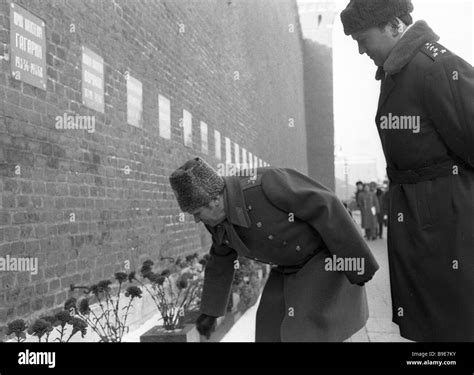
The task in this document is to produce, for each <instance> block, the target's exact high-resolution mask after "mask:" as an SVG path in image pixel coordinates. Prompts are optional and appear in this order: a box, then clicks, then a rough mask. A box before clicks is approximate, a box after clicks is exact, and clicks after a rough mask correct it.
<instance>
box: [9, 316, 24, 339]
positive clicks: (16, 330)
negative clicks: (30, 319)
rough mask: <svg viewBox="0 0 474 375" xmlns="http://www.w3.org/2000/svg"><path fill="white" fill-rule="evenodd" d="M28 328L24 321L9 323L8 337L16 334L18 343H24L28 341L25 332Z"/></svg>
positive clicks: (18, 320)
mask: <svg viewBox="0 0 474 375" xmlns="http://www.w3.org/2000/svg"><path fill="white" fill-rule="evenodd" d="M27 328H28V327H27V325H26V323H25V321H24V320H23V319H17V320H14V321H13V322H10V323H8V325H7V331H6V334H7V336H10V335H12V334H14V335H15V338H16V340H17V342H23V341H25V339H26V333H25V331H26V329H27Z"/></svg>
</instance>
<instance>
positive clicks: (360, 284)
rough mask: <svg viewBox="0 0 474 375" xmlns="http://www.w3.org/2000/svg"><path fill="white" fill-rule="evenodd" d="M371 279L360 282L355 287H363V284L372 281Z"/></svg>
mask: <svg viewBox="0 0 474 375" xmlns="http://www.w3.org/2000/svg"><path fill="white" fill-rule="evenodd" d="M372 277H373V276H372ZM372 277H371V278H370V279H367V280H365V281H363V282H361V283H357V285H359V286H364V284H365V283H366V282H367V281H370V280H372Z"/></svg>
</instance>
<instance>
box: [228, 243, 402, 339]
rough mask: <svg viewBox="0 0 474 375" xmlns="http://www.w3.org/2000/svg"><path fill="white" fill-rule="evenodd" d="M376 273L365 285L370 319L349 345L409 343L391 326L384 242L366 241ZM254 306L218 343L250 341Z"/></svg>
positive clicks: (252, 331)
mask: <svg viewBox="0 0 474 375" xmlns="http://www.w3.org/2000/svg"><path fill="white" fill-rule="evenodd" d="M368 244H369V246H370V248H371V250H372V252H373V253H374V255H375V257H376V259H377V262H378V263H379V265H380V269H379V271H378V272H377V273H376V274H375V276H374V278H373V279H372V280H371V281H370V282H369V283H368V284H367V285H366V288H367V296H368V301H369V309H370V318H369V321H368V322H367V325H366V326H365V327H364V328H363V329H362V330H361V331H359V332H358V333H356V334H355V335H354V336H353V337H352V342H402V341H408V340H405V339H404V338H402V337H401V336H400V334H399V330H398V326H397V325H395V324H393V323H392V310H391V303H392V301H391V298H390V281H389V274H388V258H387V245H386V240H385V239H382V240H377V241H370V242H368ZM257 306H258V302H257V304H255V305H254V306H253V307H252V308H250V309H249V310H247V312H246V313H245V314H244V315H243V316H242V317H241V318H240V320H239V321H238V322H237V323H236V324H235V325H234V326H233V327H232V329H231V330H230V331H229V332H228V333H227V335H226V336H225V337H224V338H223V339H222V340H221V342H253V341H254V335H255V314H256V311H257Z"/></svg>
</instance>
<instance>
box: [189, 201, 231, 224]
mask: <svg viewBox="0 0 474 375" xmlns="http://www.w3.org/2000/svg"><path fill="white" fill-rule="evenodd" d="M218 202H219V201H218V200H214V201H211V202H210V203H209V205H207V206H203V207H199V208H197V209H195V210H194V211H191V212H190V214H191V215H193V216H194V221H195V222H196V223H199V222H201V221H202V222H203V223H204V224H206V225H209V226H211V227H215V226H216V225H218V224H220V223H222V222H223V221H224V219H225V211H224V208H223V207H222V205H221V204H219V203H218Z"/></svg>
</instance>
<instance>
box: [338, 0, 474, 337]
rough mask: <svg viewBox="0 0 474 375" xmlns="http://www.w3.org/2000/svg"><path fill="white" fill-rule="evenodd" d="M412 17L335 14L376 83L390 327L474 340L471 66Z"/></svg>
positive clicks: (396, 10) (390, 2)
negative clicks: (372, 68) (385, 189)
mask: <svg viewBox="0 0 474 375" xmlns="http://www.w3.org/2000/svg"><path fill="white" fill-rule="evenodd" d="M412 11H413V5H412V3H411V1H410V0H352V1H351V2H350V3H349V5H348V6H347V8H346V9H345V10H344V11H343V12H342V13H341V20H342V23H343V25H344V32H345V34H346V35H351V36H352V38H353V39H354V40H355V41H356V42H357V43H358V47H359V53H360V54H367V56H369V57H370V58H371V59H372V60H373V62H374V63H375V65H376V66H377V67H378V70H377V74H376V79H377V80H380V81H381V93H380V98H379V103H378V110H377V115H376V124H377V130H378V132H379V135H380V139H381V141H382V147H383V150H384V153H385V158H386V161H387V174H388V176H389V179H390V192H389V200H390V201H389V206H390V212H389V226H388V252H389V268H390V281H391V292H392V303H393V309H392V313H393V321H394V322H395V323H397V324H398V325H399V327H400V333H401V335H402V336H403V337H406V338H408V339H410V340H414V341H474V298H472V296H473V295H474V272H473V269H474V251H473V249H474V236H473V230H472V223H473V222H474V147H473V144H474V105H473V103H474V70H473V68H472V66H471V65H470V64H468V63H467V62H466V61H464V60H462V59H461V58H459V57H458V56H456V55H455V54H453V53H452V52H450V51H449V50H448V49H447V48H445V47H444V46H442V45H441V44H439V43H438V40H439V37H438V36H437V35H436V34H435V33H434V32H433V30H431V28H430V27H429V26H428V25H427V24H426V22H425V21H418V22H416V23H414V24H412V23H413V20H412V17H411V15H410V13H411V12H412Z"/></svg>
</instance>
